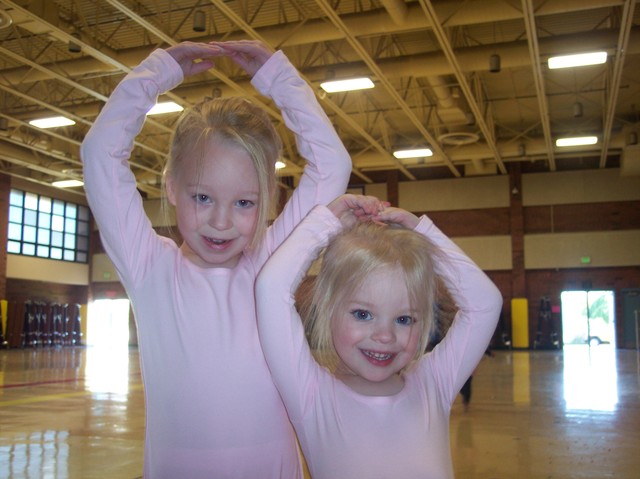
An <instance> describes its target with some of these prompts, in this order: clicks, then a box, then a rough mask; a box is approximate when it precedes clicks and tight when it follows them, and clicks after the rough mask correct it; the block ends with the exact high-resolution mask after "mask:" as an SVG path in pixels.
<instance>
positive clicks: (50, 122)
mask: <svg viewBox="0 0 640 479" xmlns="http://www.w3.org/2000/svg"><path fill="white" fill-rule="evenodd" d="M29 124H30V125H32V126H35V127H37V128H56V127H58V126H69V125H75V124H76V122H75V121H73V120H70V119H69V118H66V117H64V116H52V117H50V118H38V119H37V120H31V121H30V122H29Z"/></svg>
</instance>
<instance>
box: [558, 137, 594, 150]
mask: <svg viewBox="0 0 640 479" xmlns="http://www.w3.org/2000/svg"><path fill="white" fill-rule="evenodd" d="M596 143H598V137H597V136H580V137H573V138H558V139H557V140H556V146H557V147H560V148H562V147H566V146H582V145H595V144H596Z"/></svg>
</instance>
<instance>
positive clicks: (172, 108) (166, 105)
mask: <svg viewBox="0 0 640 479" xmlns="http://www.w3.org/2000/svg"><path fill="white" fill-rule="evenodd" d="M182 110H184V108H182V107H181V106H180V105H178V104H177V103H175V102H172V101H165V102H160V103H156V104H155V105H154V106H153V108H151V110H149V111H148V112H147V115H162V114H164V113H174V112H177V111H182Z"/></svg>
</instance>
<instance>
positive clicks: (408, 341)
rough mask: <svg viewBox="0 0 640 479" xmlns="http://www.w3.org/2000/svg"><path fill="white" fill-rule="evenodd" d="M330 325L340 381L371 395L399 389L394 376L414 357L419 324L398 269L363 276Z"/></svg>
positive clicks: (393, 392) (400, 387)
mask: <svg viewBox="0 0 640 479" xmlns="http://www.w3.org/2000/svg"><path fill="white" fill-rule="evenodd" d="M331 326H332V328H331V332H332V339H333V344H334V347H335V349H336V352H337V353H338V357H339V358H340V364H339V365H338V369H337V371H336V376H337V377H338V378H339V379H340V380H342V381H343V382H344V383H345V384H347V385H348V386H350V387H351V388H352V389H354V390H356V391H357V392H360V393H362V394H367V395H372V396H373V395H375V396H387V395H391V394H395V393H397V392H399V391H400V390H401V389H402V387H403V385H404V381H403V379H402V378H401V377H400V375H399V372H400V371H401V370H402V369H403V368H404V367H406V366H407V365H408V364H409V363H410V362H411V361H412V360H413V358H414V357H415V354H416V350H417V348H418V343H419V341H420V337H421V333H422V321H421V320H420V319H419V318H417V316H416V313H415V311H412V309H411V303H410V300H409V292H408V291H407V288H406V286H405V280H404V277H403V275H402V271H401V269H400V267H398V266H394V267H385V268H382V269H380V270H378V271H376V272H374V273H373V274H371V275H370V276H369V277H368V278H366V279H365V280H364V281H363V282H362V284H361V285H360V287H359V288H358V289H356V291H355V293H354V295H353V297H351V298H349V299H347V300H346V301H345V304H343V305H342V306H341V307H340V308H339V310H338V312H337V314H336V316H335V317H334V318H332V324H331Z"/></svg>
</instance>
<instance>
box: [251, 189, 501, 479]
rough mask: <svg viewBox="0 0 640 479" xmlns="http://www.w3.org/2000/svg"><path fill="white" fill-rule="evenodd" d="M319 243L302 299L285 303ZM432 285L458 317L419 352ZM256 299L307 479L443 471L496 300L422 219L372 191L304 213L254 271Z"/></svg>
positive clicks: (406, 476)
mask: <svg viewBox="0 0 640 479" xmlns="http://www.w3.org/2000/svg"><path fill="white" fill-rule="evenodd" d="M354 219H357V220H359V221H358V222H357V224H356V225H355V226H352V225H351V223H353V222H354ZM380 223H383V224H382V225H381V224H380ZM325 247H326V251H325V252H324V255H323V257H322V263H321V266H320V270H319V273H318V275H317V278H316V279H315V282H314V283H313V285H312V286H311V287H310V290H311V293H310V299H309V300H307V301H305V300H302V301H300V304H297V303H296V300H295V298H296V290H297V288H298V285H299V284H300V282H301V281H302V280H303V278H304V276H305V272H306V271H307V269H308V268H309V266H310V264H311V263H312V261H314V259H315V258H316V257H317V256H318V254H319V253H320V252H321V251H322V250H323V248H325ZM440 280H441V281H442V282H443V283H444V284H445V285H446V287H447V288H448V290H449V291H450V293H451V296H452V297H453V299H454V300H455V302H456V306H457V308H458V311H457V313H456V317H455V319H454V321H453V324H452V326H451V328H450V329H449V331H448V333H447V335H446V337H445V338H444V339H443V340H442V342H441V343H440V344H439V345H438V346H437V347H436V348H435V349H434V350H433V351H432V352H430V353H428V354H426V355H425V354H423V352H424V350H425V347H426V344H427V342H428V340H429V337H430V335H431V332H432V328H433V322H434V319H433V312H434V307H435V299H436V284H437V282H438V281H440ZM256 305H257V311H258V330H259V333H260V340H261V342H262V345H263V350H264V353H265V357H266V359H267V363H268V364H269V368H270V370H271V373H272V376H273V379H274V382H275V383H276V386H277V388H278V390H279V391H280V394H281V395H282V398H283V401H284V403H285V406H286V408H287V411H288V413H289V417H290V418H291V421H292V423H293V425H294V428H295V429H296V432H297V434H298V439H299V441H300V445H301V447H302V450H303V452H304V455H305V458H306V460H307V463H308V466H309V470H310V472H311V476H312V477H313V478H314V479H329V478H330V479H341V478H343V479H349V478H355V477H358V478H359V477H366V478H380V479H386V478H390V477H398V478H402V479H413V478H437V479H442V478H451V477H453V468H452V463H451V454H450V450H449V413H450V410H451V406H452V404H453V402H454V401H455V398H456V396H457V394H458V391H459V390H460V387H461V386H462V385H463V384H464V382H465V381H466V379H467V378H468V377H469V375H470V374H471V372H472V371H473V369H474V368H475V366H476V365H477V363H478V362H479V361H480V358H481V357H482V355H483V353H484V351H485V349H486V347H487V345H488V343H489V341H490V339H491V336H492V334H493V332H494V329H495V327H496V324H497V320H498V315H499V312H500V308H501V305H502V297H501V295H500V292H499V291H498V289H497V288H496V287H495V286H494V284H493V283H492V282H491V281H490V280H489V278H488V277H487V276H486V275H485V274H484V273H483V272H482V271H481V270H480V269H479V268H478V267H477V266H476V265H475V264H474V263H473V262H472V261H471V260H470V259H469V258H468V257H467V256H466V255H465V254H464V253H463V252H462V251H461V250H460V249H459V248H458V247H457V246H456V245H455V244H454V243H453V242H452V241H451V240H450V239H448V238H447V237H446V236H445V235H443V234H442V233H441V232H440V230H438V228H437V227H436V226H435V225H434V224H433V223H432V222H431V220H429V218H427V217H426V216H423V217H421V218H417V217H416V216H415V215H413V214H411V213H410V212H408V211H405V210H401V209H398V208H390V207H388V206H386V205H384V204H382V203H381V202H379V201H378V200H377V199H375V198H372V197H358V196H351V195H345V196H343V197H341V198H339V199H337V200H336V201H334V202H332V203H331V204H330V205H329V206H328V207H324V206H317V207H315V208H314V209H313V210H312V211H311V212H310V213H309V215H308V216H307V217H306V218H305V219H304V220H303V221H302V222H301V223H300V225H299V226H298V227H297V228H296V229H295V230H294V231H293V233H292V234H291V235H290V236H289V238H287V240H286V241H285V242H284V243H283V244H282V245H281V246H280V248H279V249H278V250H277V251H276V252H275V253H274V255H273V256H272V257H271V258H270V259H269V260H268V261H267V263H266V265H265V266H264V268H263V269H262V271H261V273H260V275H259V276H258V280H257V282H256ZM297 307H299V309H300V311H301V314H302V320H303V321H300V317H299V315H298V309H297ZM303 322H304V326H306V327H307V333H308V338H309V343H310V344H308V343H307V340H306V339H305V331H304V326H303ZM314 354H315V359H314Z"/></svg>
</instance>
